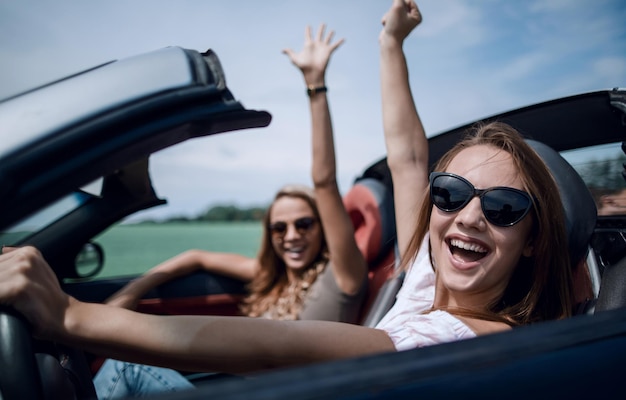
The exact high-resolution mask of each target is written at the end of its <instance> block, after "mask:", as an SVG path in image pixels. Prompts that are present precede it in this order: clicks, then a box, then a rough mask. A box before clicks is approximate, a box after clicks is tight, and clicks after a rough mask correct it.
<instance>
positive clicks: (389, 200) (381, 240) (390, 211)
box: [343, 178, 396, 265]
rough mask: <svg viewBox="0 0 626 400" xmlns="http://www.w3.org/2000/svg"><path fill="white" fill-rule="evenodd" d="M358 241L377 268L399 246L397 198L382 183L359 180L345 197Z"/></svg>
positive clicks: (367, 258) (361, 248) (374, 180)
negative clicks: (395, 202) (395, 212)
mask: <svg viewBox="0 0 626 400" xmlns="http://www.w3.org/2000/svg"><path fill="white" fill-rule="evenodd" d="M343 203H344V206H345V207H346V210H347V211H348V214H349V215H350V218H351V219H352V224H353V225H354V237H355V239H356V242H357V245H358V246H359V249H360V250H361V253H363V256H364V257H365V260H366V261H367V262H368V264H370V265H373V264H376V263H377V262H378V261H379V260H380V258H381V257H384V256H385V255H386V254H387V252H388V250H389V249H390V248H391V247H392V246H393V244H394V242H395V233H396V220H395V215H394V208H393V195H392V193H391V190H390V188H388V187H387V186H385V185H384V184H383V183H382V182H381V181H380V180H378V179H374V178H362V179H359V180H357V181H356V182H355V183H354V185H353V186H352V187H351V188H350V190H349V191H348V193H346V195H345V196H344V197H343Z"/></svg>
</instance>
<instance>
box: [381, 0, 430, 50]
mask: <svg viewBox="0 0 626 400" xmlns="http://www.w3.org/2000/svg"><path fill="white" fill-rule="evenodd" d="M421 22H422V14H421V13H420V11H419V9H418V8H417V4H415V1H413V0H393V4H392V5H391V8H390V9H389V11H387V13H386V14H385V15H384V16H383V19H382V24H383V30H382V31H381V33H380V36H381V39H382V38H383V36H384V35H389V36H391V37H392V38H394V39H395V40H397V41H399V42H402V41H403V40H404V39H405V38H406V37H407V36H408V35H409V33H411V31H412V30H413V28H415V27H416V26H417V25H419V24H420V23H421Z"/></svg>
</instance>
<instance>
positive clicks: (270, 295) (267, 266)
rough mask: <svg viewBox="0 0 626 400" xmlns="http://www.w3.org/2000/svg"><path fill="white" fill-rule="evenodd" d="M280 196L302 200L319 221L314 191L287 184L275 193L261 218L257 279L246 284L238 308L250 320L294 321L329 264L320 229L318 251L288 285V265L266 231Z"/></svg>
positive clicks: (326, 248) (326, 247)
mask: <svg viewBox="0 0 626 400" xmlns="http://www.w3.org/2000/svg"><path fill="white" fill-rule="evenodd" d="M283 197H292V198H297V199H301V200H304V201H305V202H306V203H307V204H308V205H309V207H311V210H312V211H313V214H314V216H315V218H316V219H317V220H318V221H319V220H320V216H319V210H318V208H317V202H316V201H315V193H314V192H313V189H311V188H309V187H307V186H303V185H287V186H284V187H283V188H281V189H280V190H279V191H278V193H276V195H275V196H274V200H273V201H272V203H271V205H270V206H269V207H268V209H267V212H266V213H265V217H264V218H263V237H262V242H261V248H260V250H259V253H258V256H257V260H258V262H259V264H260V267H261V268H260V271H259V273H258V274H257V276H256V277H255V278H254V279H253V280H252V282H250V283H249V284H248V286H247V287H248V290H249V294H248V295H247V296H246V297H245V298H244V299H243V302H242V303H241V305H240V310H241V312H242V313H243V314H244V315H247V316H250V317H266V318H271V319H297V318H298V314H299V313H300V310H301V309H302V304H303V303H304V299H305V297H306V294H307V291H308V290H309V288H310V287H311V285H312V284H313V282H315V280H316V279H317V277H318V276H319V274H320V273H322V272H323V271H324V269H325V268H326V265H327V264H328V246H327V245H326V237H325V235H324V231H323V227H321V229H322V230H321V232H322V244H321V247H320V252H319V253H318V255H317V257H316V258H315V260H314V261H313V263H312V264H311V265H310V266H309V267H307V269H306V271H305V272H304V274H302V276H301V278H300V279H298V280H296V281H294V282H289V279H288V277H287V266H286V265H285V262H284V261H283V259H282V258H281V257H279V256H278V254H276V251H275V250H274V246H273V245H272V235H271V232H270V231H269V225H270V214H271V211H272V207H273V206H274V204H276V201H277V200H278V199H281V198H283Z"/></svg>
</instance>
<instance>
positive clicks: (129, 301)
mask: <svg viewBox="0 0 626 400" xmlns="http://www.w3.org/2000/svg"><path fill="white" fill-rule="evenodd" d="M257 265H258V263H257V260H256V259H254V258H249V257H245V256H241V255H239V254H230V253H216V252H211V251H204V250H188V251H186V252H184V253H181V254H179V255H177V256H175V257H172V258H170V259H169V260H166V261H164V262H162V263H161V264H159V265H157V266H156V267H154V268H152V269H150V270H149V271H147V272H146V273H145V274H143V275H141V276H140V277H139V278H137V279H135V280H134V281H132V282H130V283H128V284H127V285H126V286H124V287H123V288H122V289H120V290H119V291H118V292H116V293H114V294H113V295H112V296H111V297H109V298H108V299H107V300H106V303H107V304H109V305H112V306H116V307H123V308H128V309H131V310H132V309H135V308H136V307H137V303H138V302H139V300H140V299H141V298H142V297H143V296H144V295H145V294H146V293H148V292H149V291H150V290H151V289H153V288H155V287H157V286H159V285H162V284H163V283H165V282H168V281H170V280H173V279H175V278H178V277H181V276H186V275H189V274H191V273H192V272H195V271H197V270H204V271H207V272H212V273H217V274H220V275H224V276H229V277H231V278H235V279H239V280H242V281H245V282H249V281H251V280H252V279H253V278H254V275H255V273H256V271H257V270H258V268H257Z"/></svg>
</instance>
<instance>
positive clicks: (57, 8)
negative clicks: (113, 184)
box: [0, 0, 626, 216]
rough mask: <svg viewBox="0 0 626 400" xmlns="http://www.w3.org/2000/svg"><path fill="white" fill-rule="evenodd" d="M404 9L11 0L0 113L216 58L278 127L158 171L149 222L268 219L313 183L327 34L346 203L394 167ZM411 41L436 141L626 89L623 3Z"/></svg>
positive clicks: (245, 99) (517, 13)
mask: <svg viewBox="0 0 626 400" xmlns="http://www.w3.org/2000/svg"><path fill="white" fill-rule="evenodd" d="M390 4H391V1H390V0H360V1H347V0H316V1H304V0H267V1H258V0H239V1H217V0H212V1H211V0H177V1H173V0H171V1H165V0H132V1H122V0H107V1H82V0H80V1H79V0H75V1H70V0H61V1H57V2H40V1H34V0H22V1H10V0H0V98H4V97H7V96H9V95H12V94H15V93H18V92H20V91H22V90H25V89H28V88H31V87H33V86H36V85H39V84H43V83H46V82H48V81H50V80H53V79H57V78H60V77H63V76H65V75H68V74H71V73H74V72H78V71H80V70H83V69H86V68H89V67H91V66H93V65H96V64H99V63H102V62H106V61H110V60H112V59H119V58H124V57H129V56H132V55H135V54H138V53H142V52H146V51H151V50H155V49H158V48H162V47H165V46H170V45H177V46H182V47H185V48H190V49H196V50H199V51H204V50H206V49H207V48H209V47H210V48H212V49H213V50H214V51H215V52H216V53H217V54H218V56H219V57H220V59H221V61H222V65H223V66H224V69H225V71H226V79H227V83H228V86H229V87H230V89H231V91H232V92H233V94H234V95H235V97H236V98H237V99H239V100H240V101H241V102H242V103H243V104H244V106H246V107H248V108H253V109H263V110H267V111H269V112H270V113H271V114H272V115H273V121H272V123H271V125H270V127H268V128H265V129H255V130H247V131H241V132H236V133H229V134H225V135H220V136H216V137H212V138H209V139H205V140H197V141H192V142H189V143H187V144H183V145H180V146H177V147H174V148H172V149H170V150H167V151H165V152H163V153H159V154H157V155H155V156H154V158H153V162H152V168H153V172H154V174H155V176H158V179H155V186H156V190H157V193H158V194H160V195H162V196H164V197H166V198H167V199H168V201H169V203H170V205H169V206H168V207H167V208H157V209H155V210H153V211H150V212H148V213H145V214H144V215H145V216H163V215H168V214H172V213H173V214H186V215H195V214H197V213H198V212H201V211H202V210H204V209H206V207H207V206H209V205H212V204H217V203H236V204H239V205H242V206H247V205H259V204H265V203H267V202H269V201H270V199H271V197H272V195H273V193H274V192H275V191H276V190H277V189H278V188H279V187H280V186H281V185H283V184H285V183H290V182H298V183H309V182H310V171H309V167H310V132H309V126H310V119H309V115H308V104H307V99H306V96H305V94H304V83H303V80H302V77H301V75H300V73H299V72H298V71H297V69H296V68H295V67H293V66H292V65H291V63H290V62H289V61H288V59H287V58H286V56H285V55H283V54H281V50H282V49H283V48H286V47H291V48H293V49H295V50H299V49H300V48H301V46H302V42H303V34H304V27H305V26H306V25H307V24H309V25H311V26H313V27H314V28H316V29H317V27H318V25H319V24H320V23H322V22H325V23H327V24H328V26H329V28H331V29H334V30H335V31H336V37H338V38H345V39H346V42H345V43H344V45H343V46H342V47H341V48H340V49H339V50H338V51H337V53H336V54H335V55H334V57H333V59H332V60H331V64H330V67H329V71H328V73H327V84H328V87H329V96H330V104H331V111H332V118H333V123H334V127H335V139H336V150H337V159H338V178H339V184H340V189H341V191H342V192H344V193H345V192H346V191H347V190H348V189H349V187H350V185H351V183H352V181H353V179H354V178H355V177H356V176H358V175H359V173H360V172H361V171H362V170H363V169H364V168H365V167H366V166H367V165H368V164H370V163H371V162H373V161H376V160H378V159H379V158H380V157H382V156H384V152H385V150H384V142H383V137H382V131H381V126H382V123H381V115H380V88H379V79H378V78H379V76H378V73H379V66H378V42H377V38H378V33H379V32H380V28H381V25H380V20H381V17H382V16H383V14H384V13H385V11H386V10H387V8H388V7H389V5H390ZM418 6H419V7H420V9H421V11H422V14H423V15H424V22H423V23H422V25H420V26H419V27H418V28H417V29H416V30H415V31H414V32H413V33H412V34H411V36H410V37H409V38H408V39H407V41H406V43H405V52H406V55H407V59H408V63H409V70H410V79H411V84H412V88H413V94H414V97H415V101H416V104H417V107H418V110H419V112H420V115H421V117H422V120H423V122H424V125H425V128H426V131H427V132H428V134H429V135H432V134H435V133H437V132H440V131H442V130H445V129H448V128H452V127H455V126H458V125H461V124H463V123H466V122H469V121H472V120H474V119H477V118H480V117H485V116H489V115H492V114H495V113H499V112H502V111H507V110H510V109H514V108H517V107H521V106H526V105H529V104H533V103H536V102H541V101H546V100H551V99H554V98H557V97H561V96H567V95H573V94H578V93H583V92H588V91H594V90H600V89H608V88H612V87H616V86H620V87H625V86H626V23H625V21H626V2H624V1H623V0H541V1H539V0H527V1H509V0H481V1H469V0H466V1H461V0H425V1H420V2H418Z"/></svg>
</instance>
